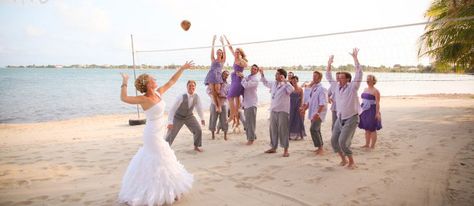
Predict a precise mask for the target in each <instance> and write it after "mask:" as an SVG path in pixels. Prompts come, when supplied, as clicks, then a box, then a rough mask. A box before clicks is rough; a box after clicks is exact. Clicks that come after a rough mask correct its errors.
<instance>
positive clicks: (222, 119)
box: [207, 71, 230, 140]
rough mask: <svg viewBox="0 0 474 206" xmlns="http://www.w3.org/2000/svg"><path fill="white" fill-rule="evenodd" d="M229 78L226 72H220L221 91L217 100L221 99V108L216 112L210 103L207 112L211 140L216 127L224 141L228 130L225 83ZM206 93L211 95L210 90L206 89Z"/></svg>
mask: <svg viewBox="0 0 474 206" xmlns="http://www.w3.org/2000/svg"><path fill="white" fill-rule="evenodd" d="M228 76H229V72H228V71H223V72H222V81H223V82H224V83H222V84H221V91H220V92H219V98H220V99H221V102H222V106H221V112H219V113H218V112H217V111H216V105H215V104H214V102H213V101H211V108H210V111H209V113H210V114H209V131H211V134H212V139H215V134H214V133H215V131H216V126H217V127H219V128H220V129H222V131H224V140H227V130H228V128H229V123H227V104H226V103H227V98H226V96H227V92H228V91H229V86H230V85H229V84H228V83H227V77H228ZM207 93H208V94H209V95H211V88H209V87H208V88H207ZM218 119H219V125H217V120H218Z"/></svg>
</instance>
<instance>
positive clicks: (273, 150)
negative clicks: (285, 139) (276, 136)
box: [265, 149, 276, 154]
mask: <svg viewBox="0 0 474 206" xmlns="http://www.w3.org/2000/svg"><path fill="white" fill-rule="evenodd" d="M265 153H268V154H271V153H276V150H275V149H269V150H267V151H265Z"/></svg>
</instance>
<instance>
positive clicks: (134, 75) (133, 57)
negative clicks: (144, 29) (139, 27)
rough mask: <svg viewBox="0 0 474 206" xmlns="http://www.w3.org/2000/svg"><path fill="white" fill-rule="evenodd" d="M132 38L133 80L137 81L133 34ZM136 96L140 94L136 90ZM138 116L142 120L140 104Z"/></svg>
mask: <svg viewBox="0 0 474 206" xmlns="http://www.w3.org/2000/svg"><path fill="white" fill-rule="evenodd" d="M130 38H131V39H132V59H133V79H134V80H136V79H137V75H136V74H135V48H134V47H133V35H132V34H130ZM135 96H138V92H137V90H136V89H135ZM137 115H138V119H140V110H139V108H138V104H137Z"/></svg>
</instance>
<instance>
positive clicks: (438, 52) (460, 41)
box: [418, 0, 474, 72]
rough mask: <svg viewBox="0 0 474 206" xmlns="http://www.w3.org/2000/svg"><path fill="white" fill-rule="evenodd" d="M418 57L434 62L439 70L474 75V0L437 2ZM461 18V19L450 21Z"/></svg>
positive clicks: (421, 39)
mask: <svg viewBox="0 0 474 206" xmlns="http://www.w3.org/2000/svg"><path fill="white" fill-rule="evenodd" d="M425 17H427V18H428V19H429V20H430V21H439V22H434V23H430V24H427V25H426V27H425V33H424V34H423V35H422V36H421V37H420V44H419V49H418V56H419V57H422V56H429V57H431V58H433V59H434V65H435V67H436V69H437V71H443V70H444V71H446V69H448V70H449V69H455V70H456V71H457V72H474V18H473V17H474V0H433V2H432V3H431V6H430V7H429V8H428V10H427V11H426V13H425ZM450 19H457V20H452V21H451V20H450Z"/></svg>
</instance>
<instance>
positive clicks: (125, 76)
mask: <svg viewBox="0 0 474 206" xmlns="http://www.w3.org/2000/svg"><path fill="white" fill-rule="evenodd" d="M120 75H122V79H123V81H124V82H127V81H128V74H127V73H120Z"/></svg>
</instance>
